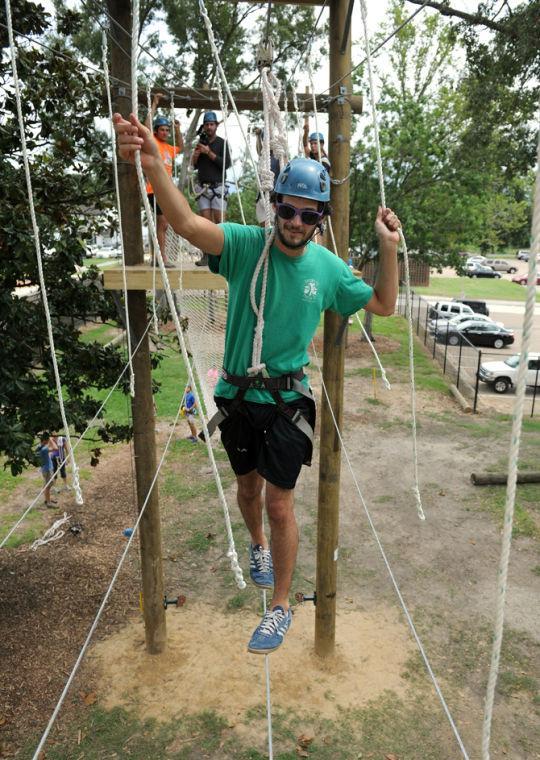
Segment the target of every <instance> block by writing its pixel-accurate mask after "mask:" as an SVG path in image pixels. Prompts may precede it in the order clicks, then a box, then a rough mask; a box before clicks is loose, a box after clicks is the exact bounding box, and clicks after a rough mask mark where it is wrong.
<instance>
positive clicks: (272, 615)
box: [259, 610, 286, 636]
mask: <svg viewBox="0 0 540 760" xmlns="http://www.w3.org/2000/svg"><path fill="white" fill-rule="evenodd" d="M285 614H286V613H285V612H283V611H282V610H270V611H269V612H266V613H265V615H264V617H263V619H262V621H261V624H260V626H259V631H260V632H261V633H262V634H263V635H264V636H272V634H273V633H275V632H276V631H277V629H278V628H279V624H280V623H281V622H282V621H283V620H284V619H285Z"/></svg>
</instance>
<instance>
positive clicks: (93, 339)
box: [80, 325, 118, 345]
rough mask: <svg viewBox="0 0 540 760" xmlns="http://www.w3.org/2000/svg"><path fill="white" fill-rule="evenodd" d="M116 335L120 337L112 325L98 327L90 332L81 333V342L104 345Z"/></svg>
mask: <svg viewBox="0 0 540 760" xmlns="http://www.w3.org/2000/svg"><path fill="white" fill-rule="evenodd" d="M116 335H118V331H117V330H116V329H115V328H114V327H112V326H111V325H98V326H97V327H92V328H91V329H90V330H85V331H84V332H83V333H81V337H80V342H81V343H101V344H102V345H104V344H105V343H108V342H109V341H110V340H112V339H113V338H114V337H115V336H116Z"/></svg>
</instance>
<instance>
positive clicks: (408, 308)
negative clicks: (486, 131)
mask: <svg viewBox="0 0 540 760" xmlns="http://www.w3.org/2000/svg"><path fill="white" fill-rule="evenodd" d="M360 9H361V12H362V24H363V27H364V41H365V48H366V62H367V69H368V77H369V97H370V101H371V116H372V120H373V136H374V140H375V151H376V154H377V173H378V175H379V191H380V195H381V205H382V206H383V208H386V197H385V192H384V176H383V168H382V155H381V145H380V141H379V125H378V122H377V103H376V99H375V85H374V81H373V72H372V70H371V53H370V44H369V34H368V28H367V7H366V2H365V0H360ZM399 239H400V243H401V247H402V250H403V263H404V268H405V303H406V311H407V323H408V328H409V329H408V332H409V368H410V379H411V426H412V447H413V469H414V486H413V493H414V496H415V500H416V511H417V512H418V517H419V518H420V519H421V520H425V519H426V516H425V514H424V510H423V508H422V499H421V497H420V486H419V478H418V445H417V431H416V383H415V377H414V333H413V324H412V310H411V283H410V276H409V254H408V251H407V244H406V243H405V237H404V236H403V232H402V230H401V229H400V230H399Z"/></svg>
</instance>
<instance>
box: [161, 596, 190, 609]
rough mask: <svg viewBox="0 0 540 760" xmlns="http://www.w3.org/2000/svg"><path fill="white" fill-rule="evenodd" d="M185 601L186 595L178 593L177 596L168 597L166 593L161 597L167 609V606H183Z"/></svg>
mask: <svg viewBox="0 0 540 760" xmlns="http://www.w3.org/2000/svg"><path fill="white" fill-rule="evenodd" d="M185 603H186V597H185V596H184V595H183V594H180V595H179V596H177V597H175V598H173V599H168V598H167V595H166V594H165V596H164V597H163V607H164V608H165V609H167V608H168V607H171V606H172V607H183V606H184V604H185Z"/></svg>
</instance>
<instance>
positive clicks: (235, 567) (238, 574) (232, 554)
mask: <svg viewBox="0 0 540 760" xmlns="http://www.w3.org/2000/svg"><path fill="white" fill-rule="evenodd" d="M132 13H133V26H132V33H131V34H132V40H131V42H132V59H131V81H132V90H133V89H136V83H137V79H136V76H137V65H136V57H137V37H138V28H139V2H138V0H133V6H132ZM132 102H134V104H135V105H136V96H135V98H133V101H132ZM133 113H136V110H134V111H133ZM135 168H136V170H137V179H138V181H139V190H140V193H141V198H142V201H143V204H144V208H145V211H146V217H147V220H148V227H149V231H150V234H151V236H152V241H153V244H154V248H155V250H156V255H157V262H158V264H159V269H160V272H161V279H162V281H163V287H164V289H165V294H166V297H167V303H168V305H169V309H170V312H171V317H172V320H173V323H174V326H175V329H176V336H177V338H178V342H179V344H180V349H181V351H182V358H183V360H184V364H185V366H186V370H187V374H188V380H189V383H190V385H191V387H192V390H193V393H194V395H195V399H196V401H197V405H198V408H199V409H200V410H201V424H202V428H203V433H204V440H205V442H206V448H207V451H208V458H209V460H210V464H211V466H212V470H213V473H214V477H215V480H216V487H217V489H218V496H219V500H220V502H221V505H222V508H223V516H224V519H225V529H226V532H227V539H228V543H229V548H228V550H227V556H228V557H229V560H230V564H231V570H232V572H233V575H234V577H235V580H236V584H237V586H238V588H240V589H244V588H245V587H246V582H245V581H244V578H243V575H242V568H241V567H240V564H239V562H238V554H237V552H236V548H235V545H234V535H233V532H232V525H231V518H230V515H229V509H228V506H227V500H226V498H225V492H224V491H223V485H222V483H221V480H220V478H219V472H218V468H217V464H216V459H215V456H214V451H213V449H212V442H211V440H210V436H209V434H208V427H207V424H206V419H205V417H204V414H202V408H203V407H202V404H201V400H200V397H199V392H198V387H197V383H196V382H195V378H194V376H193V370H192V367H191V362H190V360H189V354H188V350H187V346H186V342H185V339H184V333H183V330H182V326H181V324H180V319H179V317H178V310H177V308H176V304H175V302H174V297H173V293H172V290H171V284H170V282H169V277H168V274H167V270H166V268H165V264H164V262H163V256H162V254H161V250H160V248H159V245H158V244H157V234H156V227H155V225H154V220H153V219H152V212H151V209H150V203H149V202H148V197H147V195H146V190H145V180H144V175H143V170H142V166H141V157H140V152H139V151H136V153H135Z"/></svg>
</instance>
